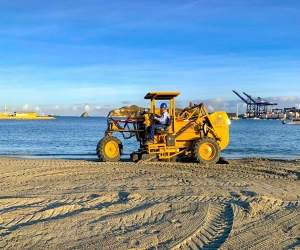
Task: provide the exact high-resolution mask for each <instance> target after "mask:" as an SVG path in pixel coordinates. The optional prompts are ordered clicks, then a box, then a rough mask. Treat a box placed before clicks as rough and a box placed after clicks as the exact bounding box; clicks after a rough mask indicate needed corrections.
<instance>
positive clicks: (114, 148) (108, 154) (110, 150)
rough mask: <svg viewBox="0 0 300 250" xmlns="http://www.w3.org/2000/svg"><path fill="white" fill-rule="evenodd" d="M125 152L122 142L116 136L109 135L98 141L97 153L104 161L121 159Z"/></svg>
mask: <svg viewBox="0 0 300 250" xmlns="http://www.w3.org/2000/svg"><path fill="white" fill-rule="evenodd" d="M122 152H123V145H122V142H121V141H120V140H119V139H118V138H117V137H114V136H107V137H104V138H103V139H101V140H100V141H99V142H98V145H97V148H96V153H97V156H98V158H99V159H100V160H102V161H119V160H120V158H121V154H122Z"/></svg>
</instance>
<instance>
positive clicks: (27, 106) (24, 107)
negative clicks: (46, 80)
mask: <svg viewBox="0 0 300 250" xmlns="http://www.w3.org/2000/svg"><path fill="white" fill-rule="evenodd" d="M22 108H23V110H28V109H29V108H30V105H29V104H28V103H26V104H24V105H23V107H22Z"/></svg>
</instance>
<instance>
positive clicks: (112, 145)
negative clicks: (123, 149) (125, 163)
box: [104, 141, 119, 158]
mask: <svg viewBox="0 0 300 250" xmlns="http://www.w3.org/2000/svg"><path fill="white" fill-rule="evenodd" d="M104 151H105V154H106V156H107V157H109V158H115V157H117V156H118V155H119V145H118V143H116V142H115V141H109V142H107V143H106V145H105V148H104Z"/></svg>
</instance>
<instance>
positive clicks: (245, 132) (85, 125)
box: [0, 117, 300, 160]
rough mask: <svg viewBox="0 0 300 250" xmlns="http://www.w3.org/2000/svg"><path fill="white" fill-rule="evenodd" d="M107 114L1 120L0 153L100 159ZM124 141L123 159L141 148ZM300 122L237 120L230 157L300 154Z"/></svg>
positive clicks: (228, 151) (227, 155)
mask: <svg viewBox="0 0 300 250" xmlns="http://www.w3.org/2000/svg"><path fill="white" fill-rule="evenodd" d="M106 126H107V125H106V118H103V117H88V118H82V117H56V119H55V120H45V121H43V120H0V157H19V158H58V159H89V160H90V159H92V160H93V159H94V160H97V159H98V158H97V156H96V146H97V143H98V141H99V140H100V139H101V138H102V137H103V136H104V132H105V130H106ZM114 135H115V136H117V137H119V138H120V139H121V140H122V141H123V147H124V154H123V156H122V158H123V159H129V158H130V157H129V155H130V153H131V152H132V151H135V150H137V149H138V148H139V143H138V142H136V140H135V138H131V139H128V140H125V141H124V139H123V138H122V135H121V134H120V133H115V134H114ZM299 135H300V126H298V125H284V124H282V121H280V120H237V121H232V124H231V125H230V143H229V145H228V147H227V148H226V149H225V150H223V151H222V153H221V156H223V157H225V158H226V159H238V158H245V157H247V158H248V157H259V158H275V159H295V158H300V143H299V141H298V136H299Z"/></svg>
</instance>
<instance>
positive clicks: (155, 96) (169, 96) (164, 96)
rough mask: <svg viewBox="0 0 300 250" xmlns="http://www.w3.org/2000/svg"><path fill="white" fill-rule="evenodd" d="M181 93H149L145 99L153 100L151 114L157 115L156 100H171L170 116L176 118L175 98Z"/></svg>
mask: <svg viewBox="0 0 300 250" xmlns="http://www.w3.org/2000/svg"><path fill="white" fill-rule="evenodd" d="M179 94H180V92H149V93H148V94H146V95H145V97H144V99H149V100H151V103H150V112H151V113H155V101H156V100H169V106H168V110H169V114H170V115H172V116H175V108H176V106H175V97H177V96H178V95H179Z"/></svg>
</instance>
